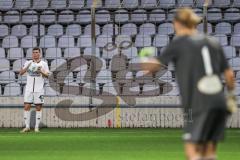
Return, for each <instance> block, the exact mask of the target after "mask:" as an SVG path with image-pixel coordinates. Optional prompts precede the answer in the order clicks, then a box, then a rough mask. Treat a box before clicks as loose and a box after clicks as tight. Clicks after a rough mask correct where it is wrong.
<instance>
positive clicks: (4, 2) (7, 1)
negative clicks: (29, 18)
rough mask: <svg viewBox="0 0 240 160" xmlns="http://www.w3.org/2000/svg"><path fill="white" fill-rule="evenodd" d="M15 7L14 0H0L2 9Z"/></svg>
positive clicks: (0, 8)
mask: <svg viewBox="0 0 240 160" xmlns="http://www.w3.org/2000/svg"><path fill="white" fill-rule="evenodd" d="M12 7H13V1H12V0H0V10H9V9H11V8H12Z"/></svg>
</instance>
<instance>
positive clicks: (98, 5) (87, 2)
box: [86, 0, 103, 8]
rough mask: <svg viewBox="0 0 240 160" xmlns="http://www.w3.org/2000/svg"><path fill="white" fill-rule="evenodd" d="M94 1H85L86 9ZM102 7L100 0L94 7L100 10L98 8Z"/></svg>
mask: <svg viewBox="0 0 240 160" xmlns="http://www.w3.org/2000/svg"><path fill="white" fill-rule="evenodd" d="M94 1H95V0H87V1H86V7H88V8H91V7H92V5H93V2H94ZM102 6H103V2H102V0H98V1H97V4H96V6H95V7H97V8H100V7H102Z"/></svg>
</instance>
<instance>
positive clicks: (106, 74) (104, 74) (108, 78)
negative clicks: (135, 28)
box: [96, 70, 112, 84]
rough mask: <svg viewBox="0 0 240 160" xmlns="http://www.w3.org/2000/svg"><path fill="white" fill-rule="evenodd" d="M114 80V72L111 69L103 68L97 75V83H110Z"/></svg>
mask: <svg viewBox="0 0 240 160" xmlns="http://www.w3.org/2000/svg"><path fill="white" fill-rule="evenodd" d="M110 82H112V73H111V71H109V70H101V71H100V72H99V73H98V74H97V77H96V83H104V84H105V83H110Z"/></svg>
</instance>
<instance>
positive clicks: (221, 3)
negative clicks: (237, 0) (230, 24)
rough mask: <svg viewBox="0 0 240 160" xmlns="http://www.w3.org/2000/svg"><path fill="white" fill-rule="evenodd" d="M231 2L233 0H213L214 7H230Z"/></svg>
mask: <svg viewBox="0 0 240 160" xmlns="http://www.w3.org/2000/svg"><path fill="white" fill-rule="evenodd" d="M230 4H231V0H217V1H216V0H215V1H213V6H214V7H228V6H230Z"/></svg>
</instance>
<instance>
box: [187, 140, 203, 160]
mask: <svg viewBox="0 0 240 160" xmlns="http://www.w3.org/2000/svg"><path fill="white" fill-rule="evenodd" d="M199 147H200V145H199V144H195V143H191V142H186V143H185V155H186V158H187V160H202V155H201V152H200V150H199Z"/></svg>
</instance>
